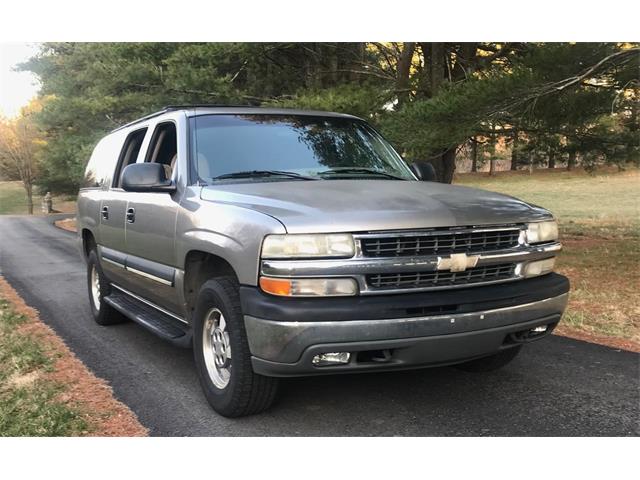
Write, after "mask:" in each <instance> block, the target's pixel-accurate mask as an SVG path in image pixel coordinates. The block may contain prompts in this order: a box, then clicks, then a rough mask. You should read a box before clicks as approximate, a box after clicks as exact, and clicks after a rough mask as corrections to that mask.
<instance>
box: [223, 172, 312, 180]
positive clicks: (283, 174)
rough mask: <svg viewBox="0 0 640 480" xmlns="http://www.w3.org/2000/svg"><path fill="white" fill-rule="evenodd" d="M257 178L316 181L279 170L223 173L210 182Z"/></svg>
mask: <svg viewBox="0 0 640 480" xmlns="http://www.w3.org/2000/svg"><path fill="white" fill-rule="evenodd" d="M259 177H290V178H296V179H298V180H317V179H316V178H312V177H306V176H304V175H300V174H299V173H296V172H285V171H281V170H247V171H244V172H233V173H225V174H224V175H218V176H217V177H213V178H212V180H224V179H226V178H259Z"/></svg>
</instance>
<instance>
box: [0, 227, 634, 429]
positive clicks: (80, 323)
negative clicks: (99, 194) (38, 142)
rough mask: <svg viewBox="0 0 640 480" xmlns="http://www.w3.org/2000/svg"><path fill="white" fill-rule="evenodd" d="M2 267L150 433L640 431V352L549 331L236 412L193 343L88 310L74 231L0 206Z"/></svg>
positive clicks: (323, 385)
mask: <svg viewBox="0 0 640 480" xmlns="http://www.w3.org/2000/svg"><path fill="white" fill-rule="evenodd" d="M0 273H1V274H2V275H4V277H5V278H6V279H7V280H8V281H9V282H10V283H11V284H12V285H13V287H14V288H15V289H16V290H17V291H18V292H19V293H20V294H21V295H22V297H23V298H24V299H25V301H26V302H27V303H28V304H29V305H31V306H33V307H35V308H37V309H38V310H39V311H40V317H41V318H42V320H43V321H44V322H46V323H47V324H48V325H50V326H51V327H52V328H53V329H54V330H55V331H56V332H57V333H58V335H60V336H61V337H62V338H63V339H64V341H65V342H66V343H67V345H68V346H69V347H70V348H71V350H73V351H74V352H75V354H76V355H77V356H78V357H79V358H80V359H81V360H82V361H83V362H84V363H85V364H86V365H87V366H88V367H89V368H90V369H91V370H92V371H93V372H95V373H96V374H97V375H98V376H100V377H102V378H104V379H106V380H107V381H108V382H109V383H110V384H111V386H112V387H113V389H114V392H115V395H116V397H117V398H118V399H119V400H121V401H122V402H124V403H125V404H127V405H128V406H129V407H130V408H131V409H132V410H133V411H134V412H135V413H136V414H137V415H138V418H139V419H140V421H141V422H142V423H143V424H144V425H145V426H146V427H147V428H149V429H150V431H151V434H152V435H165V436H173V435H194V436H209V435H223V436H232V435H234V436H235V435H250V436H256V435H309V436H323V435H407V436H431V435H536V436H542V435H554V436H555V435H560V436H564V435H596V436H597V435H607V436H610V435H638V434H640V425H639V422H640V389H639V385H640V376H639V373H640V372H639V366H640V362H639V360H640V355H638V354H636V353H632V352H627V351H620V350H615V349H611V348H608V347H604V346H599V345H594V344H590V343H585V342H581V341H577V340H572V339H568V338H564V337H560V336H552V337H550V338H548V339H545V340H542V341H540V342H536V343H533V344H531V345H529V346H527V347H525V349H523V351H522V353H521V354H520V356H519V357H518V358H517V359H516V360H515V361H513V362H512V363H511V364H510V365H508V366H507V367H506V368H504V369H503V370H501V371H498V372H492V373H487V374H471V373H466V372H461V371H458V370H456V369H454V368H436V369H427V370H414V371H409V372H398V373H379V374H362V375H346V376H336V377H320V378H303V379H291V380H287V381H286V382H285V383H284V388H283V391H282V394H281V396H280V400H279V401H278V403H277V404H276V405H275V406H274V407H273V408H272V409H271V410H270V411H269V412H267V413H264V414H260V415H256V416H253V417H246V418H241V419H235V420H230V419H226V418H224V417H221V416H219V415H217V414H216V413H215V412H214V411H213V410H211V409H210V408H209V406H208V404H207V403H206V401H205V399H204V396H203V395H202V393H201V392H200V386H199V384H198V380H197V378H196V375H195V370H194V364H193V360H192V355H191V351H190V350H185V349H180V348H177V347H174V346H172V345H170V344H167V343H165V342H163V341H162V340H160V339H158V338H156V337H155V336H154V335H153V334H151V333H149V332H148V331H147V330H145V329H143V328H142V327H140V326H138V325H137V324H135V323H133V322H131V323H125V324H121V325H116V326H111V327H100V326H98V325H96V324H95V323H94V322H93V320H92V319H91V314H90V312H89V303H88V300H87V293H86V284H85V267H84V263H83V262H82V259H81V257H80V255H79V253H78V251H77V250H76V245H75V236H74V235H73V234H71V233H68V232H65V231H62V230H59V229H57V228H55V227H53V225H51V223H50V219H46V218H28V217H8V216H7V217H0Z"/></svg>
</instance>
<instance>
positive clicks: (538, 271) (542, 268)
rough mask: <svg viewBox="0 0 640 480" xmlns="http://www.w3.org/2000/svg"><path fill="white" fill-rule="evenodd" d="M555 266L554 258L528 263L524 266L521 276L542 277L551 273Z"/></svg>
mask: <svg viewBox="0 0 640 480" xmlns="http://www.w3.org/2000/svg"><path fill="white" fill-rule="evenodd" d="M555 264H556V259H555V257H554V258H547V259H545V260H538V261H537V262H530V263H528V264H526V265H525V267H524V272H523V275H524V276H525V277H537V276H538V275H544V274H545V273H549V272H551V271H553V267H554V266H555Z"/></svg>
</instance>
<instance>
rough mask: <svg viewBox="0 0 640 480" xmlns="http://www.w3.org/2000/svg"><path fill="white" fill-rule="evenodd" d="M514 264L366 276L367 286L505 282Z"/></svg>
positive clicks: (435, 285) (513, 270)
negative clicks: (456, 270) (459, 269)
mask: <svg viewBox="0 0 640 480" xmlns="http://www.w3.org/2000/svg"><path fill="white" fill-rule="evenodd" d="M515 268H516V264H515V263H502V264H499V265H485V266H482V267H473V268H469V269H467V270H465V271H464V272H450V271H429V272H408V273H378V274H373V275H367V276H366V280H367V285H368V286H369V287H370V288H375V289H380V290H393V289H405V288H425V287H446V286H451V285H468V284H473V283H483V282H493V281H497V280H507V279H510V278H512V277H513V276H514V274H515Z"/></svg>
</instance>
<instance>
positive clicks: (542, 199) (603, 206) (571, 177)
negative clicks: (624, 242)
mask: <svg viewBox="0 0 640 480" xmlns="http://www.w3.org/2000/svg"><path fill="white" fill-rule="evenodd" d="M456 183H459V184H461V185H467V186H472V187H478V188H484V189H486V190H493V191H496V192H501V193H507V194H509V195H513V196H514V197H518V198H520V199H522V200H525V201H527V202H530V203H533V204H535V205H540V206H541V207H544V208H548V209H549V210H551V211H552V212H553V213H554V215H556V217H557V218H558V220H559V221H560V225H561V228H562V229H563V230H564V231H565V232H567V233H571V234H574V235H576V234H581V233H590V234H601V235H604V236H612V235H615V236H618V235H640V171H639V170H637V169H632V170H628V171H625V172H620V173H611V172H608V173H602V174H596V175H593V176H592V175H589V174H587V173H585V172H582V171H579V172H567V171H552V172H549V171H537V172H535V173H534V174H533V175H529V174H528V173H525V172H517V173H511V172H502V173H499V174H498V175H496V176H494V177H489V176H488V175H487V174H475V175H474V174H463V175H459V176H458V177H457V178H456Z"/></svg>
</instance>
